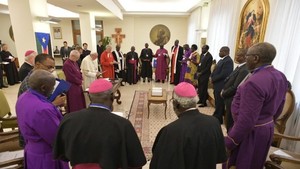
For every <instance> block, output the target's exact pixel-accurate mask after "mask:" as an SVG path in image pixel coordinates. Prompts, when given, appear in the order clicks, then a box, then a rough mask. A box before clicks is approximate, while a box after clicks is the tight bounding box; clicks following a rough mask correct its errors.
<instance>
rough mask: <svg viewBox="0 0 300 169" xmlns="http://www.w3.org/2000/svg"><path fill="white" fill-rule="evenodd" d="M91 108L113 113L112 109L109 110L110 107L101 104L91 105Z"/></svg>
mask: <svg viewBox="0 0 300 169" xmlns="http://www.w3.org/2000/svg"><path fill="white" fill-rule="evenodd" d="M89 107H95V108H100V109H106V110H108V111H110V112H111V111H112V110H111V108H109V107H108V106H106V105H104V104H100V103H91V104H90V106H89Z"/></svg>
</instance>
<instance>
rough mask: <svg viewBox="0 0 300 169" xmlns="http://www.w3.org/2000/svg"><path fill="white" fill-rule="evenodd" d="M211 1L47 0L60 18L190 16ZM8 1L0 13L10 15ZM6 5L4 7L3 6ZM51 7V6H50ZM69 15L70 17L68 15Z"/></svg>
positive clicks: (52, 12) (2, 1)
mask: <svg viewBox="0 0 300 169" xmlns="http://www.w3.org/2000/svg"><path fill="white" fill-rule="evenodd" d="M209 1H210V0H47V2H48V4H52V5H54V6H56V7H60V8H63V9H65V10H68V12H67V11H64V10H62V9H60V10H61V12H59V11H60V10H59V9H57V8H56V9H53V8H55V7H53V6H52V7H50V9H49V5H48V14H49V15H50V16H55V17H60V18H70V17H75V18H76V17H78V16H79V15H78V14H79V13H93V14H94V15H95V16H96V17H117V18H120V19H122V18H123V15H189V14H190V12H191V11H192V10H193V9H195V8H196V7H198V6H202V5H203V4H204V3H206V2H209ZM5 3H6V4H7V0H0V12H1V13H9V12H8V7H7V5H5ZM3 4H4V5H3ZM50 6H51V5H50ZM67 14H68V15H67Z"/></svg>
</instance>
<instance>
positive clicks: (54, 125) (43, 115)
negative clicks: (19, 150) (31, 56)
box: [16, 89, 69, 169]
mask: <svg viewBox="0 0 300 169" xmlns="http://www.w3.org/2000/svg"><path fill="white" fill-rule="evenodd" d="M16 112H17V117H18V125H19V129H20V130H21V132H22V134H23V136H24V139H25V142H26V146H25V151H24V157H25V169H26V168H28V169H41V168H42V169H68V168H69V166H68V163H66V162H63V161H60V160H54V158H53V153H52V144H53V143H54V140H55V136H56V133H57V130H58V126H59V123H60V121H61V119H62V114H61V113H60V112H59V111H58V109H57V108H56V107H55V106H54V105H53V104H52V103H51V102H49V101H48V100H47V98H46V97H45V96H43V95H41V94H40V93H38V92H36V91H34V90H32V89H29V90H28V91H27V92H25V93H23V94H22V95H21V96H20V97H19V98H18V101H17V103H16Z"/></svg>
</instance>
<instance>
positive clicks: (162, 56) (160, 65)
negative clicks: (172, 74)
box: [155, 48, 169, 80]
mask: <svg viewBox="0 0 300 169" xmlns="http://www.w3.org/2000/svg"><path fill="white" fill-rule="evenodd" d="M155 57H156V58H157V65H156V69H155V80H165V79H166V76H167V68H168V63H167V59H169V56H168V51H167V50H166V49H164V48H163V49H157V51H156V54H155Z"/></svg>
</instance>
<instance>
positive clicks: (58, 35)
mask: <svg viewBox="0 0 300 169" xmlns="http://www.w3.org/2000/svg"><path fill="white" fill-rule="evenodd" d="M53 37H54V39H62V32H61V27H53Z"/></svg>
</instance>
